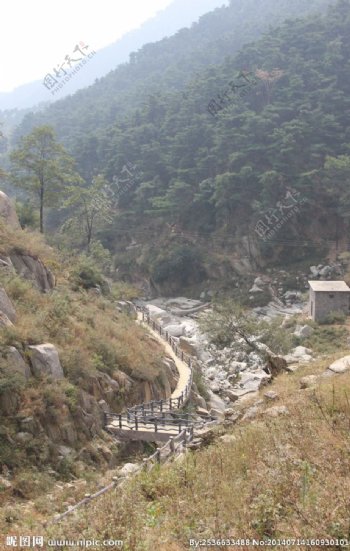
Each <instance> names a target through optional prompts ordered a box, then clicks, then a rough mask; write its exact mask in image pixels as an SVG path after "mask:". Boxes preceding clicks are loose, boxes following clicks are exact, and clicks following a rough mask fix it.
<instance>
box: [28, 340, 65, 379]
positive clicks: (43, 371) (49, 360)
mask: <svg viewBox="0 0 350 551" xmlns="http://www.w3.org/2000/svg"><path fill="white" fill-rule="evenodd" d="M28 348H29V350H30V361H31V364H32V370H33V373H34V375H36V376H41V375H50V376H51V377H53V378H54V379H63V377H64V374H63V369H62V366H61V363H60V359H59V356H58V352H57V350H56V348H55V347H54V345H53V344H50V343H46V344H38V345H35V346H29V347H28Z"/></svg>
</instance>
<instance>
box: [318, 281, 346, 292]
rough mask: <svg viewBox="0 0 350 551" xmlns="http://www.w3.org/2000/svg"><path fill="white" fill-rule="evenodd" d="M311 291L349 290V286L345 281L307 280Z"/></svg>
mask: <svg viewBox="0 0 350 551" xmlns="http://www.w3.org/2000/svg"><path fill="white" fill-rule="evenodd" d="M308 283H309V285H310V287H311V289H312V290H313V291H324V292H326V293H333V292H350V287H348V286H347V284H346V283H345V281H309V282H308Z"/></svg>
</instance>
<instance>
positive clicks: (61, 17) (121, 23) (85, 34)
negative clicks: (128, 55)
mask: <svg viewBox="0 0 350 551" xmlns="http://www.w3.org/2000/svg"><path fill="white" fill-rule="evenodd" d="M189 1H190V0H189ZM171 3H172V0H97V1H91V0H85V1H83V0H59V1H57V2H52V1H50V0H49V1H48V0H5V1H4V2H3V3H2V5H1V33H0V46H1V48H0V67H1V82H0V91H2V92H4V91H10V90H11V89H12V88H14V87H15V86H18V85H20V84H24V83H26V82H30V81H32V80H37V79H41V78H44V76H45V75H46V74H47V73H49V72H52V69H53V67H57V66H58V65H61V64H62V63H63V62H64V58H65V56H66V55H67V54H68V55H71V54H72V53H73V49H74V47H75V46H76V44H78V43H79V42H80V41H82V42H84V43H85V44H87V45H89V46H90V49H95V50H97V49H98V48H101V47H103V46H107V45H108V44H111V43H112V42H114V41H115V40H116V39H118V38H120V37H121V36H122V35H123V34H125V33H126V32H128V31H130V30H132V29H135V28H137V27H139V26H140V25H141V24H142V23H143V22H144V21H146V20H147V19H149V18H150V17H152V16H153V15H155V14H156V13H157V11H160V10H162V9H164V8H165V7H167V6H168V5H170V4H171ZM72 57H73V56H72Z"/></svg>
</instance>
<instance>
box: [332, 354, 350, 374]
mask: <svg viewBox="0 0 350 551" xmlns="http://www.w3.org/2000/svg"><path fill="white" fill-rule="evenodd" d="M328 369H329V370H330V371H332V372H333V373H345V372H346V371H350V356H344V357H343V358H340V359H339V360H336V361H335V362H333V363H332V364H331V365H330V366H329V368H328Z"/></svg>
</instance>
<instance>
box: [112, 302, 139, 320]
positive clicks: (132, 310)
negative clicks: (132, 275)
mask: <svg viewBox="0 0 350 551" xmlns="http://www.w3.org/2000/svg"><path fill="white" fill-rule="evenodd" d="M115 306H116V309H117V310H118V312H121V313H123V314H127V315H128V316H132V317H133V318H136V316H137V311H136V307H135V305H134V304H133V303H132V302H130V300H118V302H117V303H116V305H115Z"/></svg>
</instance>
